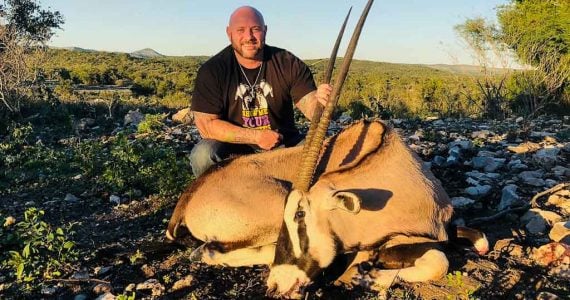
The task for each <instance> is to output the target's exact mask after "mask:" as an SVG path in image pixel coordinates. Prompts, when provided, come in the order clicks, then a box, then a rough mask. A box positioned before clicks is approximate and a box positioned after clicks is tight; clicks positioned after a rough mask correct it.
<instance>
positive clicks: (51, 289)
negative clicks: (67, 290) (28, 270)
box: [41, 286, 57, 296]
mask: <svg viewBox="0 0 570 300" xmlns="http://www.w3.org/2000/svg"><path fill="white" fill-rule="evenodd" d="M56 292H57V287H55V286H44V287H42V289H41V293H42V295H47V296H51V295H53V294H55V293H56Z"/></svg>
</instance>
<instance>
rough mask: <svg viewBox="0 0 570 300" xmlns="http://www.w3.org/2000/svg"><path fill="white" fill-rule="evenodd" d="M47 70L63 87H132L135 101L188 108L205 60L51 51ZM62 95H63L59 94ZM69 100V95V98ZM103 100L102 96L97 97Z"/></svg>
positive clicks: (49, 76) (46, 65) (202, 58)
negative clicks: (150, 98)
mask: <svg viewBox="0 0 570 300" xmlns="http://www.w3.org/2000/svg"><path fill="white" fill-rule="evenodd" d="M48 53H49V54H50V57H51V59H50V61H48V62H47V63H46V64H45V65H44V68H45V70H46V74H48V75H47V76H48V79H53V80H57V81H58V82H59V83H61V82H68V81H67V80H71V82H72V83H73V84H76V85H77V84H84V85H117V86H123V87H130V89H131V91H132V92H133V93H134V96H135V97H142V96H156V97H158V99H160V100H159V101H158V102H157V103H153V104H154V105H158V106H164V107H167V108H182V107H187V106H188V103H189V100H188V99H189V98H190V95H191V92H192V90H193V84H194V78H195V74H196V73H197V70H198V68H199V67H200V65H201V63H202V62H203V61H205V60H206V58H205V57H166V58H153V59H140V58H134V57H130V56H129V55H128V54H118V53H107V52H84V51H69V50H53V49H52V50H49V51H48ZM59 94H60V95H61V94H63V93H61V91H59ZM68 96H69V95H68ZM96 96H97V97H94V98H100V97H99V96H100V95H96Z"/></svg>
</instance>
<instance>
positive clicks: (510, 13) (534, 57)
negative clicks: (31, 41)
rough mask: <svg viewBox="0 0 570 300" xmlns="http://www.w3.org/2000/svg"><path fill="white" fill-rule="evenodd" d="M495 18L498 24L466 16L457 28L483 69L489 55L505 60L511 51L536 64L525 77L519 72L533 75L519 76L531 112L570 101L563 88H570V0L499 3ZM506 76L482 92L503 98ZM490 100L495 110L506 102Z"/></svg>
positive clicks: (518, 57)
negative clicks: (501, 4)
mask: <svg viewBox="0 0 570 300" xmlns="http://www.w3.org/2000/svg"><path fill="white" fill-rule="evenodd" d="M497 17H498V21H499V24H498V26H497V25H493V24H489V23H487V22H486V21H485V20H483V19H481V18H476V19H468V20H466V21H465V23H463V24H460V25H458V26H456V28H455V29H456V30H457V32H458V33H459V34H460V35H461V37H462V38H463V39H464V40H465V41H466V42H467V44H468V46H469V48H470V49H472V50H473V51H474V52H475V54H476V57H478V58H480V59H479V63H480V65H482V66H483V68H484V69H485V68H486V67H487V65H488V62H489V61H490V58H489V57H488V54H489V53H494V54H495V57H502V58H507V57H509V56H510V55H511V54H513V55H514V56H515V57H516V58H517V60H518V61H519V63H521V64H523V65H527V66H530V67H531V68H532V69H531V70H528V71H526V72H524V73H522V75H521V74H517V76H528V77H529V78H528V80H521V78H519V79H517V80H518V81H519V82H524V83H525V85H526V86H527V88H528V90H525V91H523V92H524V93H525V94H526V95H527V97H523V98H522V99H526V100H525V101H528V103H526V104H525V105H526V107H527V109H526V110H527V112H528V113H529V114H530V115H534V114H536V113H538V112H540V111H542V110H543V109H544V108H546V107H547V106H548V105H550V104H554V105H561V104H564V103H566V104H568V103H569V102H570V99H568V96H567V95H568V91H566V93H565V89H567V88H568V87H569V79H570V53H569V49H570V1H569V0H512V1H511V3H510V4H508V5H503V6H500V7H498V10H497ZM505 78H506V77H503V78H502V79H501V80H500V82H499V84H498V85H492V84H491V85H490V84H488V82H485V85H480V86H481V87H482V88H483V90H484V91H487V92H488V93H484V95H485V96H491V97H494V96H499V97H504V95H505V93H504V92H503V91H502V89H503V88H504V86H505ZM537 79H539V80H537ZM528 84H534V85H537V86H530V85H528ZM487 87H490V88H487ZM541 87H544V88H541ZM537 93H538V94H537ZM519 98H520V97H519ZM486 100H497V99H486ZM498 100H500V99H498ZM503 100H504V99H503ZM487 102H488V104H491V108H492V107H495V108H496V107H499V108H501V107H503V106H502V104H503V103H504V101H503V102H500V101H495V102H493V101H491V102H489V101H487ZM497 104H498V105H499V106H497Z"/></svg>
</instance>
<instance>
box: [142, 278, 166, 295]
mask: <svg viewBox="0 0 570 300" xmlns="http://www.w3.org/2000/svg"><path fill="white" fill-rule="evenodd" d="M136 289H137V290H151V291H152V295H153V296H160V295H162V294H163V292H164V291H165V288H164V286H163V285H162V284H161V283H160V282H159V281H158V280H156V279H149V280H147V281H145V282H143V283H139V284H137V287H136Z"/></svg>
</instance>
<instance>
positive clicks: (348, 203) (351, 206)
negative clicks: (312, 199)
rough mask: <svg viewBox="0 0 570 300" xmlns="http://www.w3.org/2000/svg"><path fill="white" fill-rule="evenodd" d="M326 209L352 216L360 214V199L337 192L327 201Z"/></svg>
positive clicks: (346, 193) (354, 195) (349, 193)
mask: <svg viewBox="0 0 570 300" xmlns="http://www.w3.org/2000/svg"><path fill="white" fill-rule="evenodd" d="M327 204H328V205H327V206H328V207H327V208H328V209H330V210H333V209H342V210H344V211H347V212H349V213H352V214H357V213H359V212H360V197H358V196H357V195H356V194H355V193H352V192H346V191H337V192H335V193H334V194H333V195H332V197H331V198H330V199H329V201H328V203H327Z"/></svg>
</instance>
